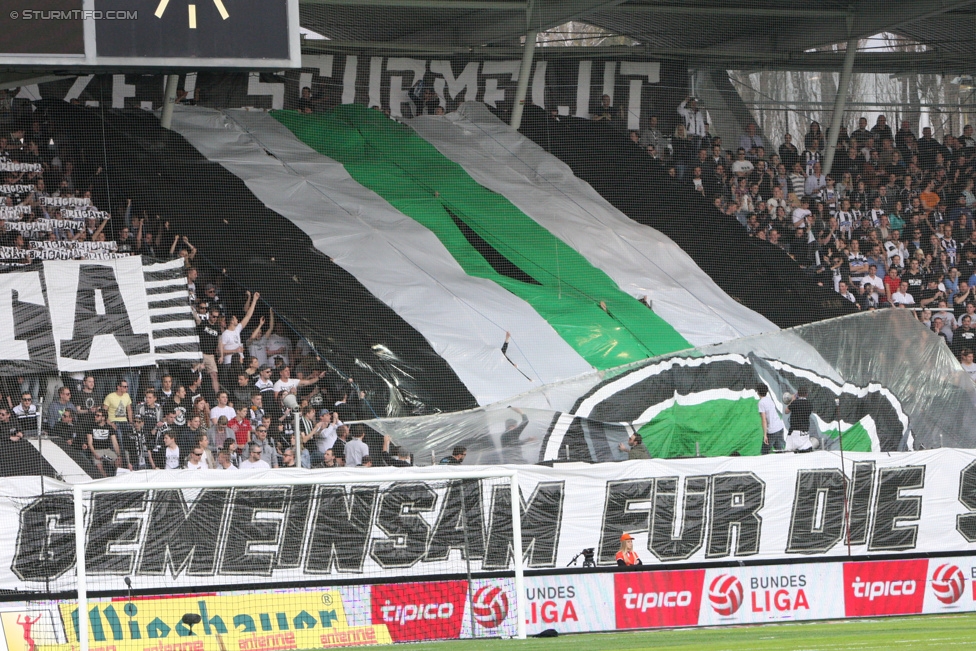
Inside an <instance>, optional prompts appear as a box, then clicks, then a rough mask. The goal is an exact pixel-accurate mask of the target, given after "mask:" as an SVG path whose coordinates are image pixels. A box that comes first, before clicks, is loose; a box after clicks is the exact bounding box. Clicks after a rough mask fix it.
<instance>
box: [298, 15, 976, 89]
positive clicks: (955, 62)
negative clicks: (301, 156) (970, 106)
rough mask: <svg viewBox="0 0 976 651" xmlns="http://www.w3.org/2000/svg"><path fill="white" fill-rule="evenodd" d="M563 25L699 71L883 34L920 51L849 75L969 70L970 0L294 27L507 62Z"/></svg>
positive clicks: (803, 59)
mask: <svg viewBox="0 0 976 651" xmlns="http://www.w3.org/2000/svg"><path fill="white" fill-rule="evenodd" d="M530 14H531V18H530V17H529V16H530ZM571 20H579V21H584V22H586V23H589V24H592V25H595V26H598V27H602V28H605V29H607V30H610V31H612V32H614V33H616V34H621V35H626V36H629V37H631V38H633V39H635V40H636V41H638V42H639V43H640V45H639V46H636V47H637V48H638V49H639V50H640V51H642V53H644V54H652V55H653V54H656V55H660V56H668V57H681V58H684V59H687V60H688V61H689V62H690V64H691V65H692V66H700V67H712V68H716V67H717V68H754V67H756V68H778V69H795V70H803V69H810V70H829V69H839V68H840V67H841V63H842V60H843V52H842V51H841V52H810V50H812V49H815V48H824V47H827V46H829V45H831V44H833V43H839V42H841V43H842V42H845V41H846V40H847V39H848V38H849V37H850V36H858V37H868V36H871V35H874V34H878V33H880V32H890V33H894V34H897V35H899V36H903V37H905V38H908V39H911V40H914V41H917V42H918V43H920V44H922V45H924V46H925V51H924V52H891V51H885V52H870V53H864V54H859V55H858V59H859V61H858V62H857V63H856V64H855V65H856V70H857V71H859V72H955V73H969V74H971V73H972V72H974V70H973V68H974V67H976V54H974V52H976V0H925V1H920V0H853V1H851V0H825V1H818V0H810V1H808V2H805V3H802V7H797V8H788V7H784V4H783V3H782V2H780V1H778V0H751V1H750V2H740V1H733V0H695V1H693V2H678V1H671V2H659V1H654V0H610V1H607V0H534V1H533V0H529V2H528V3H526V2H523V1H521V0H301V23H302V26H303V27H306V28H308V29H310V30H313V31H315V32H317V33H319V34H322V35H323V36H326V37H327V38H328V39H331V40H330V41H317V42H316V41H307V42H306V44H305V47H306V49H308V48H313V49H314V48H322V49H331V50H335V49H345V48H349V49H363V48H368V49H374V50H381V51H392V52H403V53H408V52H418V53H432V52H438V51H443V52H446V53H447V52H469V51H477V50H486V51H488V52H491V53H498V54H504V53H507V51H508V50H511V51H515V50H518V49H520V48H518V43H519V41H518V39H519V37H520V36H522V35H524V33H525V30H526V27H527V24H528V25H530V26H531V27H533V28H535V29H539V30H545V29H550V28H552V27H555V26H557V25H561V24H563V23H566V22H568V21H571ZM848 29H850V31H848ZM559 49H560V50H562V51H561V52H560V54H563V55H566V56H580V55H581V53H583V54H593V53H594V49H593V48H574V47H566V48H559ZM628 49H630V48H628ZM581 51H582V52H581ZM548 52H549V55H550V56H552V55H553V54H555V52H553V51H551V50H550V51H548Z"/></svg>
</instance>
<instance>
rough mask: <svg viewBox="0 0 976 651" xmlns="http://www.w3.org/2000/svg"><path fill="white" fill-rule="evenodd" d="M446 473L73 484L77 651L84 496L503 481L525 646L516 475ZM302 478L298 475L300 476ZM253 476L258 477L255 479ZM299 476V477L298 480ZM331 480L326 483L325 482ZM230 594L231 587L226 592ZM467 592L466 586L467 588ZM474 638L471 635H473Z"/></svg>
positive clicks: (82, 599) (82, 642) (84, 640)
mask: <svg viewBox="0 0 976 651" xmlns="http://www.w3.org/2000/svg"><path fill="white" fill-rule="evenodd" d="M448 468H449V467H445V468H444V470H445V472H436V473H435V472H403V469H401V470H400V471H399V472H374V471H372V470H365V471H362V473H361V474H362V476H361V477H360V476H356V477H353V476H352V475H351V474H350V473H348V472H343V473H342V475H341V476H338V477H330V475H332V474H335V473H334V471H322V472H316V471H298V472H296V473H294V474H293V473H291V472H289V473H282V474H281V475H280V476H275V475H274V471H272V473H270V474H269V473H260V474H261V475H262V476H261V477H257V476H255V477H252V478H248V477H247V475H248V474H250V473H241V474H244V476H243V477H241V476H240V474H238V473H235V475H236V476H235V477H234V478H232V479H225V478H223V477H221V478H219V479H217V478H213V479H209V478H210V477H213V474H211V473H210V472H208V473H206V474H207V476H208V479H209V480H208V479H204V481H201V482H185V481H172V482H158V481H153V482H151V483H150V482H146V483H139V482H134V481H126V482H120V481H118V480H117V479H115V478H112V479H102V480H97V481H94V482H90V483H86V484H75V485H74V486H72V494H73V500H74V519H75V571H76V577H77V586H78V651H89V642H88V617H87V613H88V573H87V567H86V563H87V555H86V552H87V550H86V546H87V545H86V543H87V542H88V536H87V527H86V524H87V523H86V520H85V494H86V493H106V492H113V491H115V492H135V491H146V490H154V491H155V490H180V489H185V488H254V487H259V486H317V485H320V484H321V485H326V484H349V483H353V482H355V483H360V482H362V483H377V484H382V483H387V482H403V481H411V480H412V481H451V480H456V479H502V478H507V479H509V482H510V487H511V491H512V493H511V501H512V563H513V566H514V573H515V593H516V596H515V599H516V606H515V616H516V618H517V622H516V628H517V634H516V637H517V638H518V639H520V640H524V639H525V637H526V634H525V573H524V567H523V565H524V559H523V549H522V518H521V515H522V508H521V504H522V502H521V495H520V493H519V484H518V471H517V470H512V469H508V468H505V469H498V470H492V469H483V470H457V471H453V472H451V471H449V470H448ZM213 472H214V473H216V472H217V471H213ZM299 473H301V474H299ZM254 474H255V475H258V474H259V473H254ZM303 475H304V476H303ZM330 479H331V481H330ZM412 579H413V580H415V581H423V575H419V576H415V577H412ZM228 589H233V586H228ZM469 589H470V586H469ZM472 633H473V631H472Z"/></svg>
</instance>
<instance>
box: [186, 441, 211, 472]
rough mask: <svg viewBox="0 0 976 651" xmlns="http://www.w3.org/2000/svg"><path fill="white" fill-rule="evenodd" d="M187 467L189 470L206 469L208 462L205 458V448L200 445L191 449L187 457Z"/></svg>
mask: <svg viewBox="0 0 976 651" xmlns="http://www.w3.org/2000/svg"><path fill="white" fill-rule="evenodd" d="M186 469H187V470H206V469H207V462H206V461H204V459H203V450H202V449H200V447H199V446H198V447H195V448H193V449H192V450H191V451H190V454H189V455H188V456H187V457H186Z"/></svg>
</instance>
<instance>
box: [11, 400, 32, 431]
mask: <svg viewBox="0 0 976 651" xmlns="http://www.w3.org/2000/svg"><path fill="white" fill-rule="evenodd" d="M14 416H15V417H16V418H17V420H18V421H20V422H21V423H22V424H21V425H20V427H22V428H24V430H26V431H35V430H37V422H36V421H37V405H35V404H34V397H33V396H32V395H31V394H30V392H28V391H24V392H23V393H22V394H21V395H20V404H19V405H17V406H16V407H14ZM28 421H29V422H28Z"/></svg>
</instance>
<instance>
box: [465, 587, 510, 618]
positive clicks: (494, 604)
mask: <svg viewBox="0 0 976 651" xmlns="http://www.w3.org/2000/svg"><path fill="white" fill-rule="evenodd" d="M471 602H472V603H471V607H472V612H473V613H474V621H476V622H478V623H479V624H481V625H482V626H484V627H485V628H496V627H498V626H500V625H501V623H502V622H504V621H505V618H506V617H508V595H507V594H505V590H504V589H503V588H501V587H499V586H497V585H486V586H483V587H481V588H478V590H476V591H475V593H474V597H472V599H471Z"/></svg>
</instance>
